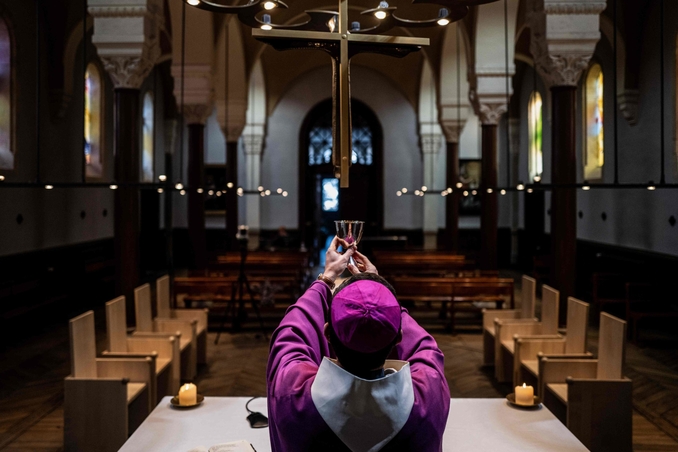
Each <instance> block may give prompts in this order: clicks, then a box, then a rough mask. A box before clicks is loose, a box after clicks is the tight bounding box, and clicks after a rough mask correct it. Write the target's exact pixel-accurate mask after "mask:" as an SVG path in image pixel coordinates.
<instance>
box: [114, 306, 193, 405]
mask: <svg viewBox="0 0 678 452" xmlns="http://www.w3.org/2000/svg"><path fill="white" fill-rule="evenodd" d="M125 315H126V314H125V297H118V298H116V299H114V300H111V301H108V302H107V303H106V338H107V343H108V347H107V349H106V350H105V351H104V352H103V355H104V356H106V357H137V358H138V357H145V356H152V357H153V358H154V359H155V377H156V385H155V389H156V398H155V400H156V402H153V406H155V405H156V403H157V401H158V400H160V398H162V397H163V396H166V395H176V394H177V393H178V392H179V384H180V383H181V351H180V350H179V340H180V337H177V336H174V335H169V336H168V335H166V334H161V335H159V336H158V337H135V336H128V335H127V320H126V318H125Z"/></svg>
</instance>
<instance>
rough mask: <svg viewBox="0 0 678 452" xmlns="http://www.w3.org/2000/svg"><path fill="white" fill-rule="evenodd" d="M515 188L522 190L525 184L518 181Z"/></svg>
mask: <svg viewBox="0 0 678 452" xmlns="http://www.w3.org/2000/svg"><path fill="white" fill-rule="evenodd" d="M516 188H517V189H518V190H520V191H523V190H525V185H524V184H523V183H522V182H520V183H519V184H518V186H517V187H516Z"/></svg>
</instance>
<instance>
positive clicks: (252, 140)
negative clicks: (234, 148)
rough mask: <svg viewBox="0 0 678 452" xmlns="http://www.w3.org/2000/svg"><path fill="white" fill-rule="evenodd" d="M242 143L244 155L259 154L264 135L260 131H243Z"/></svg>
mask: <svg viewBox="0 0 678 452" xmlns="http://www.w3.org/2000/svg"><path fill="white" fill-rule="evenodd" d="M242 143H243V147H244V151H245V155H261V153H262V152H263V150H264V135H263V134H262V133H243V134H242Z"/></svg>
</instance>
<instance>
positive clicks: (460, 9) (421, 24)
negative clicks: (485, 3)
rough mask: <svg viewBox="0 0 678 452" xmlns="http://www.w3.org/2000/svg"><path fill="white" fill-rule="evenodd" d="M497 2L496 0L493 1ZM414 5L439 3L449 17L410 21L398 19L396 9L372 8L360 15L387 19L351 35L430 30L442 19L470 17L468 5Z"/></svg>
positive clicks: (424, 1) (427, 0)
mask: <svg viewBox="0 0 678 452" xmlns="http://www.w3.org/2000/svg"><path fill="white" fill-rule="evenodd" d="M492 1H496V0H492ZM412 3H438V4H443V5H444V6H445V7H446V8H445V9H447V15H445V16H438V17H436V18H434V19H424V20H409V19H403V18H401V17H398V16H397V15H396V14H395V11H396V10H397V9H398V8H396V7H388V8H372V9H368V10H365V11H362V12H361V13H360V14H361V15H366V16H371V15H374V13H376V12H378V11H383V12H384V13H385V14H386V17H385V18H384V19H381V20H380V21H379V24H377V25H376V26H374V27H371V28H365V29H361V30H351V33H353V34H382V33H386V32H387V31H389V30H391V29H393V28H396V27H401V28H428V27H434V26H438V25H439V24H438V21H439V20H440V19H447V20H449V21H450V23H452V22H457V21H458V20H461V19H463V18H464V17H466V16H467V15H468V12H469V8H468V6H466V5H460V4H451V5H450V4H449V3H450V2H445V1H443V0H440V1H429V0H419V1H417V0H415V1H413V2H412Z"/></svg>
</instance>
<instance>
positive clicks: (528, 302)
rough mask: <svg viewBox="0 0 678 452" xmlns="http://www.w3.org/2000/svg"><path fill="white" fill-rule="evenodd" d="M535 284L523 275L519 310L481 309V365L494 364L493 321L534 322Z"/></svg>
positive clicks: (532, 279)
mask: <svg viewBox="0 0 678 452" xmlns="http://www.w3.org/2000/svg"><path fill="white" fill-rule="evenodd" d="M536 292H537V282H536V281H535V280H534V278H530V277H529V276H525V275H523V280H522V296H521V302H520V309H483V364H484V365H486V366H491V365H494V364H495V350H496V345H495V335H496V333H495V330H494V319H513V320H517V319H521V320H527V321H529V322H535V321H536V319H535V318H534V305H535V298H536Z"/></svg>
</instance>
